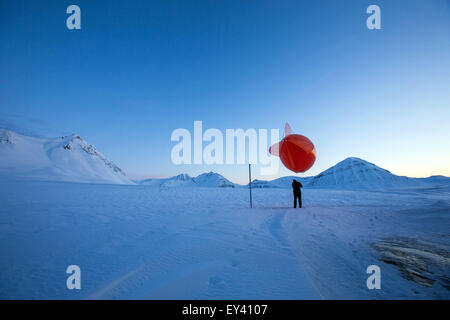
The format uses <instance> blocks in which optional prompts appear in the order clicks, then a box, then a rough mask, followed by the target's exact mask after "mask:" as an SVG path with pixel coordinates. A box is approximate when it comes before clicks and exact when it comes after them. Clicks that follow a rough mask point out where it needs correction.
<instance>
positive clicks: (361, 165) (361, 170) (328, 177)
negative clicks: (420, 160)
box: [308, 157, 413, 189]
mask: <svg viewBox="0 0 450 320" xmlns="http://www.w3.org/2000/svg"><path fill="white" fill-rule="evenodd" d="M412 185H413V181H412V180H411V179H409V178H408V177H402V176H397V175H394V174H392V173H390V172H389V171H388V170H386V169H383V168H380V167H378V166H376V165H374V164H373V163H370V162H367V161H365V160H362V159H359V158H353V157H352V158H347V159H345V160H343V161H341V162H339V163H338V164H336V165H335V166H333V167H331V168H329V169H327V170H325V171H323V172H322V173H320V174H318V175H317V176H315V177H314V178H313V179H311V181H310V182H309V183H308V186H310V187H325V186H326V187H335V188H341V189H348V188H362V189H384V188H397V187H408V186H412Z"/></svg>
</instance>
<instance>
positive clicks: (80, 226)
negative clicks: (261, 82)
mask: <svg viewBox="0 0 450 320" xmlns="http://www.w3.org/2000/svg"><path fill="white" fill-rule="evenodd" d="M253 199H254V208H253V209H249V208H248V190H247V189H245V188H160V187H154V186H146V185H100V184H77V183H67V182H37V181H35V182H25V181H12V182H11V181H9V182H8V181H2V182H0V203H1V206H0V269H1V272H0V298H2V299H14V298H18V299H37V298H43V299H56V298H63V299H321V298H323V299H350V298H358V299H400V298H411V299H424V298H431V299H434V298H437V299H449V298H450V295H449V288H448V287H446V286H448V282H446V281H448V279H449V269H448V266H449V265H448V261H449V260H448V259H449V257H448V252H449V245H450V234H449V228H448V226H449V223H450V221H449V217H450V216H449V214H450V200H449V199H450V188H449V187H448V186H441V187H437V188H425V189H407V190H397V191H391V192H381V191H351V190H347V191H342V190H326V189H304V190H303V199H304V206H305V208H304V209H293V208H291V205H292V194H291V190H288V189H255V190H253ZM386 239H397V240H386ZM398 239H401V240H398ZM404 239H409V240H404ZM418 242H420V243H422V242H424V243H426V246H425V245H422V246H417V245H416V246H415V247H413V245H415V244H417V243H418ZM399 243H400V244H399ZM405 243H406V244H407V245H403V244H405ZM377 244H380V245H378V247H376V248H378V249H376V248H375V246H376V245H377ZM390 246H394V247H395V248H391V247H390ZM379 248H382V249H381V250H385V251H384V253H382V254H380V252H379V251H378V250H380V249H379ZM399 248H400V249H399ZM427 248H435V249H433V250H432V251H433V253H431V251H430V250H429V249H427ZM409 253H412V254H420V255H421V256H423V261H425V262H424V263H425V267H426V266H428V265H427V263H428V262H426V261H428V260H427V259H429V258H432V259H434V260H435V261H436V265H434V264H433V265H432V264H431V262H430V268H431V269H430V270H429V271H432V273H430V275H427V276H429V277H431V278H433V279H434V280H433V279H430V280H429V281H427V282H425V284H429V283H431V284H432V285H431V286H429V285H423V284H420V283H418V282H416V281H413V280H410V279H408V278H407V277H406V276H405V274H404V271H405V270H403V269H405V268H406V267H405V268H403V267H402V268H403V269H401V268H399V265H396V261H397V260H395V259H396V258H395V257H396V256H399V255H401V259H402V260H401V263H402V266H408V264H409V263H410V262H412V263H416V264H417V262H418V261H419V262H420V261H422V260H417V259H415V258H414V257H413V256H411V257H412V258H408V257H409V256H408V254H409ZM386 256H388V258H386ZM383 259H384V260H383ZM389 259H391V260H392V261H391V260H389ZM384 261H387V262H384ZM424 263H422V262H421V268H423V264H424ZM373 264H375V265H378V266H380V268H381V289H380V290H368V289H367V287H366V280H367V277H368V276H369V275H368V274H366V268H367V267H368V266H369V265H373ZM69 265H78V266H80V268H81V286H82V289H81V290H68V289H67V288H66V280H67V277H68V276H69V275H68V274H66V268H67V267H68V266H69ZM418 277H419V276H418Z"/></svg>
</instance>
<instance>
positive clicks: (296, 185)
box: [292, 179, 303, 208]
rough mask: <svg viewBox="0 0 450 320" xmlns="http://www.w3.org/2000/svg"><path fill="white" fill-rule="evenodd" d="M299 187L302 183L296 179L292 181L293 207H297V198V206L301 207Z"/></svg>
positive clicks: (301, 186)
mask: <svg viewBox="0 0 450 320" xmlns="http://www.w3.org/2000/svg"><path fill="white" fill-rule="evenodd" d="M300 188H303V185H302V184H301V183H300V182H299V181H297V180H295V179H294V180H293V181H292V190H293V191H294V208H297V199H298V207H299V208H301V207H302V191H301V190H300Z"/></svg>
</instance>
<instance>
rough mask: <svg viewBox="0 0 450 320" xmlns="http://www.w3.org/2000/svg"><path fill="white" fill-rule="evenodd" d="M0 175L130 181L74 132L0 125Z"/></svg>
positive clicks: (84, 180) (92, 180) (54, 179)
mask: <svg viewBox="0 0 450 320" xmlns="http://www.w3.org/2000/svg"><path fill="white" fill-rule="evenodd" d="M0 177H3V178H12V179H34V180H51V181H71V182H91V183H119V184H133V182H131V181H130V180H129V179H128V178H127V177H126V175H125V173H124V172H123V171H122V169H120V168H119V167H118V166H116V165H115V164H114V163H113V162H112V161H110V160H108V159H107V158H106V157H105V156H104V155H102V154H101V153H100V152H99V151H98V150H97V149H96V148H95V147H94V146H92V145H90V144H89V143H87V142H86V141H85V140H83V139H82V138H81V137H80V136H78V135H75V134H73V135H70V136H65V137H59V138H36V137H30V136H24V135H20V134H18V133H15V132H13V131H9V130H5V129H0Z"/></svg>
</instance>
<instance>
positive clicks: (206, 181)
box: [139, 172, 235, 188]
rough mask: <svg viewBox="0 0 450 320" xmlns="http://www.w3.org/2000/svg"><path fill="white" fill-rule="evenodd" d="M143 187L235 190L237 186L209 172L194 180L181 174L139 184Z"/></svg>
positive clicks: (143, 181)
mask: <svg viewBox="0 0 450 320" xmlns="http://www.w3.org/2000/svg"><path fill="white" fill-rule="evenodd" d="M139 184H142V185H151V186H158V187H208V188H211V187H215V188H228V187H230V188H234V187H235V184H234V183H232V182H230V181H229V180H227V179H226V178H225V177H223V176H222V175H220V174H218V173H214V172H209V173H202V174H201V175H199V176H197V177H195V178H193V177H190V176H189V175H188V174H185V173H184V174H179V175H177V176H174V177H171V178H167V179H147V180H142V181H140V182H139Z"/></svg>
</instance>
